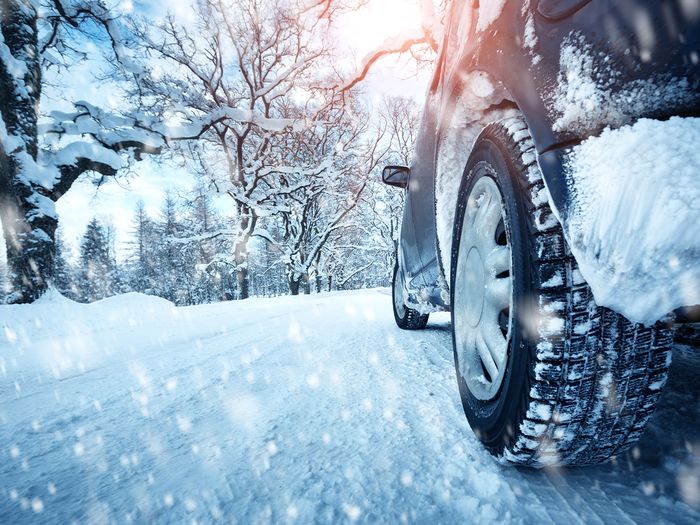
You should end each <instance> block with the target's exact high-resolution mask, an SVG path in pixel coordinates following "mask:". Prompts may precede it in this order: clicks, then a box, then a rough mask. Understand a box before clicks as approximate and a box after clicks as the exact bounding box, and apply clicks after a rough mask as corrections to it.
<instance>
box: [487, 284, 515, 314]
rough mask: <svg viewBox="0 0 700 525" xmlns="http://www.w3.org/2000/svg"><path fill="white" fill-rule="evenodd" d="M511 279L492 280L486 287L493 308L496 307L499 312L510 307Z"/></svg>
mask: <svg viewBox="0 0 700 525" xmlns="http://www.w3.org/2000/svg"><path fill="white" fill-rule="evenodd" d="M510 293H511V279H510V277H501V278H498V279H494V280H492V281H491V282H490V283H489V284H487V285H486V297H487V299H488V302H489V304H490V305H491V306H494V307H496V308H497V309H498V311H500V310H502V309H504V308H507V307H508V306H510Z"/></svg>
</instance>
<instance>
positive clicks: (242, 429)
mask: <svg viewBox="0 0 700 525" xmlns="http://www.w3.org/2000/svg"><path fill="white" fill-rule="evenodd" d="M447 319H448V317H447V316H445V315H444V314H443V315H437V316H432V317H431V324H430V325H429V328H428V329H427V330H425V331H423V332H421V333H408V332H404V331H402V330H399V329H398V328H397V327H396V326H395V324H394V320H393V317H392V313H391V296H390V294H389V292H388V291H387V290H367V291H361V292H346V293H332V294H320V295H313V296H306V297H281V298H274V299H252V300H246V301H239V302H231V303H222V304H213V305H205V306H196V307H188V308H175V307H174V306H172V305H171V304H170V303H168V302H167V301H164V300H162V299H157V298H153V297H147V296H143V295H138V294H129V295H124V296H119V297H114V298H111V299H107V300H105V301H100V302H98V303H95V304H92V305H79V304H75V303H72V302H70V301H68V300H66V299H64V298H62V297H60V296H58V295H56V294H51V295H50V296H48V297H46V298H45V299H43V300H42V301H40V302H39V303H37V304H34V305H28V306H0V356H2V359H3V360H2V362H1V363H0V459H1V461H0V522H2V523H13V524H21V523H33V524H35V523H71V522H86V523H110V522H118V523H122V522H124V523H193V522H197V523H352V522H355V521H356V522H359V523H376V522H383V523H472V522H473V523H498V524H501V523H506V524H508V523H564V522H566V523H602V522H616V523H629V522H632V521H634V522H642V523H652V522H658V521H659V519H662V520H667V521H668V522H674V523H688V524H690V523H697V522H698V520H699V519H700V514H699V513H698V512H697V510H695V509H694V508H692V506H693V505H700V498H698V494H699V492H698V491H697V490H695V489H694V487H695V486H696V485H697V482H698V479H699V477H698V471H697V470H696V463H695V462H694V461H695V460H694V458H695V455H694V454H693V453H692V452H691V451H692V450H697V448H695V449H694V448H693V447H697V443H696V442H695V441H694V440H695V439H696V436H697V435H698V434H697V430H696V429H697V424H696V423H695V422H696V421H699V420H700V418H698V417H697V416H698V410H697V409H698V407H697V403H695V404H693V403H692V402H688V396H691V401H692V396H693V395H695V396H696V399H697V393H696V391H691V392H690V393H685V394H683V396H682V397H679V398H678V399H681V400H682V406H683V407H684V409H685V410H688V411H689V412H688V413H687V414H686V417H684V418H683V419H682V420H680V421H678V420H674V419H673V410H671V411H669V412H665V413H664V415H665V418H666V419H664V425H663V426H659V427H658V431H659V432H662V434H661V435H662V437H663V440H660V439H659V440H658V441H657V440H654V441H653V442H651V443H647V445H646V447H647V448H649V447H651V448H654V450H655V452H653V454H652V456H651V460H647V459H646V457H647V456H646V452H645V453H644V454H642V455H641V459H640V457H639V455H638V456H637V458H630V459H629V461H628V460H627V459H624V460H622V461H620V462H619V463H618V464H617V465H607V466H603V467H599V468H594V469H577V470H572V471H565V470H552V471H549V472H529V471H527V470H517V469H513V468H506V467H502V466H501V465H499V464H498V463H497V462H495V461H494V460H493V459H492V458H491V457H490V456H489V455H488V453H487V452H485V451H484V449H483V448H482V447H481V445H480V444H479V442H478V441H477V440H476V438H475V437H474V435H473V434H472V433H471V431H470V430H469V428H468V426H467V423H466V420H465V418H464V413H463V412H462V408H461V405H460V402H459V397H458V394H457V387H456V385H455V381H454V365H453V361H452V350H451V340H450V332H449V327H448V322H447ZM54 361H57V362H54ZM683 385H685V386H686V387H693V388H696V390H697V382H693V381H686V382H684V383H683ZM694 392H695V393H694ZM674 406H675V405H674ZM671 408H672V409H673V407H671ZM669 422H671V423H669ZM678 423H682V424H680V425H679V424H678ZM693 425H695V426H693ZM652 428H654V429H656V427H652ZM679 429H680V430H679ZM684 439H687V440H690V441H691V442H690V443H689V442H688V441H687V440H686V441H685V445H684V444H683V443H684ZM671 442H672V443H673V447H674V454H675V449H676V448H678V450H679V453H680V454H684V455H680V456H678V459H676V457H675V456H674V458H670V459H669V460H666V457H665V455H666V452H665V449H664V448H662V449H661V451H660V452H659V451H658V446H657V445H658V443H662V444H664V443H671ZM663 446H665V445H662V447H663ZM644 450H646V449H644ZM669 461H671V462H670V463H669ZM655 462H656V463H655ZM655 464H662V465H664V466H663V467H658V466H655ZM668 465H670V468H668V469H667V466H668Z"/></svg>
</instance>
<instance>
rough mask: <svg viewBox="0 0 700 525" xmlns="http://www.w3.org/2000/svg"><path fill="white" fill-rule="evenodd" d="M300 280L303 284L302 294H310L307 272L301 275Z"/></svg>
mask: <svg viewBox="0 0 700 525" xmlns="http://www.w3.org/2000/svg"><path fill="white" fill-rule="evenodd" d="M301 282H302V283H303V284H304V295H311V281H310V280H309V274H308V273H305V274H304V275H302V276H301Z"/></svg>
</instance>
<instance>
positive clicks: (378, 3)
mask: <svg viewBox="0 0 700 525" xmlns="http://www.w3.org/2000/svg"><path fill="white" fill-rule="evenodd" d="M338 22H339V28H338V29H339V31H338V32H339V37H340V39H341V42H342V44H344V45H346V46H347V47H349V48H350V49H351V50H352V51H353V52H354V53H355V54H356V56H357V58H358V59H362V58H363V57H364V56H365V55H366V54H367V53H369V52H371V51H372V50H373V49H376V48H377V47H378V46H379V45H380V44H381V43H382V42H383V41H384V40H386V39H387V38H389V37H393V36H396V35H398V34H400V33H402V32H404V31H406V30H411V29H417V28H420V26H421V17H420V9H419V5H418V0H371V1H370V3H369V5H367V6H365V7H363V8H362V9H360V10H359V11H358V12H355V13H349V14H347V15H344V16H343V17H342V19H340V20H339V21H338Z"/></svg>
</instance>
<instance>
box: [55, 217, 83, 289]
mask: <svg viewBox="0 0 700 525" xmlns="http://www.w3.org/2000/svg"><path fill="white" fill-rule="evenodd" d="M66 250H67V247H66V243H65V241H64V239H63V233H62V231H61V228H60V227H59V228H58V229H57V230H56V239H55V253H54V276H53V285H54V287H55V288H56V290H58V291H59V292H60V293H61V294H62V295H64V296H65V297H70V298H71V299H77V298H78V290H77V287H76V283H75V268H74V267H73V265H72V264H71V263H70V261H69V260H68V258H67V254H66Z"/></svg>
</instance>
